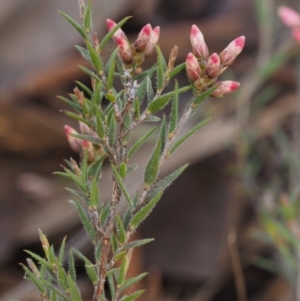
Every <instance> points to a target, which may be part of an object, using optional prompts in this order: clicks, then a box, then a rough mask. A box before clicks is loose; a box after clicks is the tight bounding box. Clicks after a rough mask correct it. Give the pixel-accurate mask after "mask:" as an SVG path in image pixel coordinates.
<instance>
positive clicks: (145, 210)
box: [130, 191, 164, 229]
mask: <svg viewBox="0 0 300 301" xmlns="http://www.w3.org/2000/svg"><path fill="white" fill-rule="evenodd" d="M163 193H164V192H163V191H160V192H159V193H158V194H157V195H156V196H155V197H154V198H153V199H152V200H151V201H150V202H149V203H148V204H146V205H145V206H144V207H142V208H141V209H140V210H139V211H138V212H137V213H136V214H135V215H134V216H133V217H132V219H131V222H130V225H131V227H130V228H131V229H135V228H137V227H138V226H139V225H140V224H141V223H142V222H143V221H144V220H145V218H146V217H147V216H148V215H149V214H150V212H151V211H152V210H153V208H154V207H155V205H156V204H157V202H158V201H159V200H160V198H161V197H162V195H163Z"/></svg>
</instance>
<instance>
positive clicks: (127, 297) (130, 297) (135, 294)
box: [120, 290, 145, 301]
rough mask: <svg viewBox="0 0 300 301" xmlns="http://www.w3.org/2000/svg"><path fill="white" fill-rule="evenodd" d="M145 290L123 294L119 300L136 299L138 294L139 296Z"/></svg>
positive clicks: (129, 300)
mask: <svg viewBox="0 0 300 301" xmlns="http://www.w3.org/2000/svg"><path fill="white" fill-rule="evenodd" d="M144 292H145V290H139V291H136V292H134V293H133V294H131V295H126V296H123V297H122V298H121V299H120V301H134V300H135V299H137V298H138V297H139V296H141V295H142V294H143V293H144Z"/></svg>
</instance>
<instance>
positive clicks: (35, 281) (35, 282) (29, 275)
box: [20, 263, 45, 293]
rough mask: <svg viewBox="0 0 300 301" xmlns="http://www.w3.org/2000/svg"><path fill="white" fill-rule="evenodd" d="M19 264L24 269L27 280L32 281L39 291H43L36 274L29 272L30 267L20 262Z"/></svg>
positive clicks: (41, 283)
mask: <svg viewBox="0 0 300 301" xmlns="http://www.w3.org/2000/svg"><path fill="white" fill-rule="evenodd" d="M20 265H21V266H22V268H23V269H24V271H25V273H26V276H27V277H28V278H29V280H31V281H32V282H33V283H34V285H35V286H36V288H37V289H38V290H39V291H40V292H41V293H45V288H44V285H43V282H42V281H41V280H40V279H39V278H38V277H37V276H36V275H34V273H33V272H31V271H30V269H29V268H28V267H27V266H25V265H24V264H22V263H21V264H20Z"/></svg>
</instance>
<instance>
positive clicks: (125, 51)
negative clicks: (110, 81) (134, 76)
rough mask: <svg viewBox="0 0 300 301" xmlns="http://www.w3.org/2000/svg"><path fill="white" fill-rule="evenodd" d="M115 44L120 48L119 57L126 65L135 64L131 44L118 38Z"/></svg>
mask: <svg viewBox="0 0 300 301" xmlns="http://www.w3.org/2000/svg"><path fill="white" fill-rule="evenodd" d="M115 43H116V44H117V46H119V55H120V57H121V59H122V61H123V62H124V64H125V65H131V64H132V63H133V56H132V51H131V47H130V45H129V43H128V42H127V40H126V39H123V38H122V37H117V38H116V39H115Z"/></svg>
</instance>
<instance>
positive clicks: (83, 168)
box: [80, 149, 88, 187]
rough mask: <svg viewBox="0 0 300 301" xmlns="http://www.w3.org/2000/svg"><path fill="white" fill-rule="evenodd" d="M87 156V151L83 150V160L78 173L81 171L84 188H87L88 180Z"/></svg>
mask: <svg viewBox="0 0 300 301" xmlns="http://www.w3.org/2000/svg"><path fill="white" fill-rule="evenodd" d="M87 156H88V150H87V149H85V150H84V153H83V158H82V160H81V163H80V171H81V179H82V181H83V183H84V185H85V186H86V187H87V180H88V172H87V169H88V168H87Z"/></svg>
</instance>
